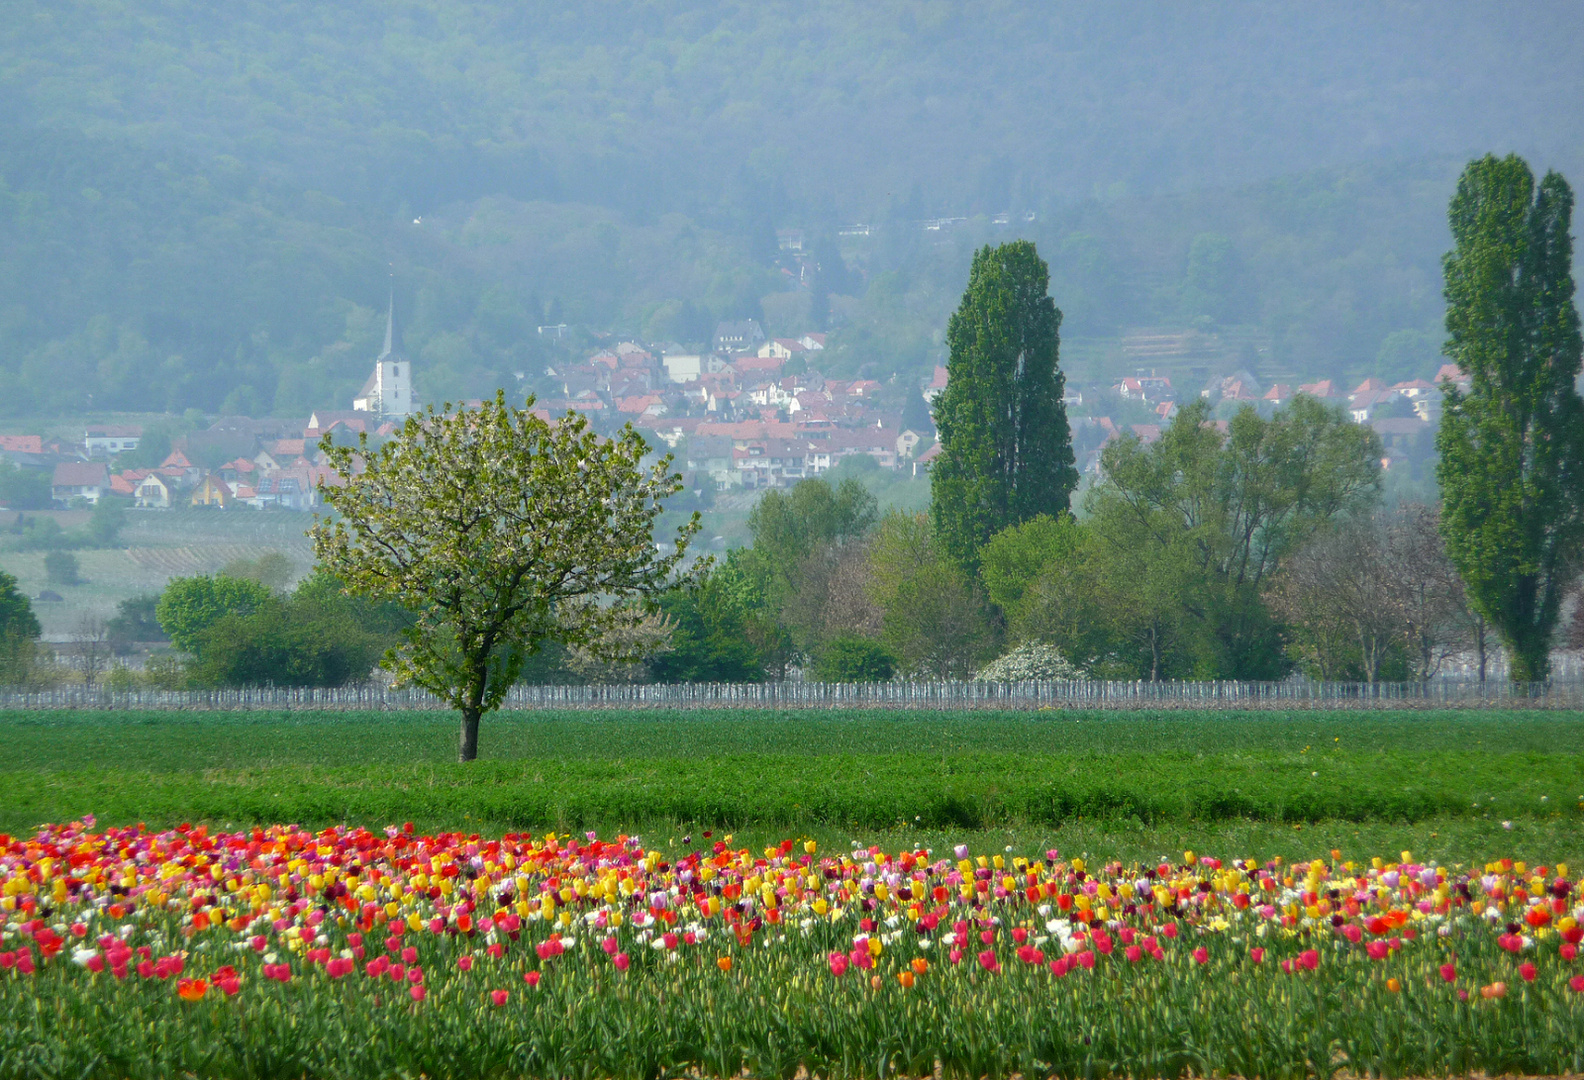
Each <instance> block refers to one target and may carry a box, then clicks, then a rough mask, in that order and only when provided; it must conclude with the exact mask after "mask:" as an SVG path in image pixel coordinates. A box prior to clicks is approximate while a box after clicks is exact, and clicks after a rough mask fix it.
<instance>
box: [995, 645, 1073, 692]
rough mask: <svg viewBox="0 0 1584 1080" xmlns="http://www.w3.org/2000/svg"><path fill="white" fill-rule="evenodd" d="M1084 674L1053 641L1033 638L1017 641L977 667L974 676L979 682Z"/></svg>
mask: <svg viewBox="0 0 1584 1080" xmlns="http://www.w3.org/2000/svg"><path fill="white" fill-rule="evenodd" d="M1084 677H1085V675H1084V672H1083V671H1082V669H1080V668H1078V667H1075V666H1074V665H1073V664H1072V663H1071V662H1070V661H1069V660H1068V659H1067V658H1066V657H1065V656H1063V655H1062V654H1061V653H1060V652H1059V651H1058V650H1057V649H1056V647H1055V646H1054V645H1042V644H1040V643H1039V642H1037V641H1029V642H1025V643H1024V644H1022V645H1019V646H1018V647H1017V648H1015V649H1013V650H1012V651H1011V652H1009V653H1007V654H1006V655H1005V656H1003V657H1001V658H1000V659H998V660H994V661H992V662H991V663H989V664H986V665H985V666H984V667H982V668H980V669H979V673H978V674H977V675H975V676H974V678H975V679H977V680H979V681H980V682H1058V681H1061V680H1064V679H1082V678H1084Z"/></svg>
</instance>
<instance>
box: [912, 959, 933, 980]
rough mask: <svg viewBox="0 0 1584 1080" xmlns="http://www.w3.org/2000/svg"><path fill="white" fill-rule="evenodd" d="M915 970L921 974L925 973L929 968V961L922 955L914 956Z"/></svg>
mask: <svg viewBox="0 0 1584 1080" xmlns="http://www.w3.org/2000/svg"><path fill="white" fill-rule="evenodd" d="M913 970H914V971H915V972H917V973H918V974H920V975H922V974H924V973H925V972H926V971H928V970H929V961H928V960H926V959H924V958H923V957H922V956H917V957H914V958H913Z"/></svg>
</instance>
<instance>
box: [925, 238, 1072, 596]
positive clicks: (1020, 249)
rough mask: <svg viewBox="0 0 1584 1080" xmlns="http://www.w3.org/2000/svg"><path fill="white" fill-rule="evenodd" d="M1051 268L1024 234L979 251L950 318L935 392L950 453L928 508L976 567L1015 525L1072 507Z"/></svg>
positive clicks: (964, 562) (937, 471)
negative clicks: (983, 552) (990, 544)
mask: <svg viewBox="0 0 1584 1080" xmlns="http://www.w3.org/2000/svg"><path fill="white" fill-rule="evenodd" d="M1049 283H1050V270H1049V268H1048V267H1047V266H1046V265H1045V263H1044V261H1043V260H1042V259H1041V258H1040V257H1039V254H1038V252H1036V251H1035V249H1034V245H1033V244H1031V243H1028V242H1026V241H1017V242H1014V243H1011V244H1003V245H1001V246H1000V247H998V248H993V249H992V248H990V247H985V248H982V249H981V250H980V251H979V252H977V253H976V254H975V255H974V260H973V266H972V268H971V269H970V270H969V273H968V288H967V290H966V291H965V292H964V293H963V299H962V304H961V306H960V307H959V308H958V309H957V313H956V314H955V315H953V316H952V317H951V321H950V322H949V323H947V327H946V341H947V345H948V347H949V349H950V354H951V355H950V359H949V360H948V362H947V370H948V372H949V373H950V376H949V380H948V382H947V384H946V390H945V392H943V393H942V394H941V395H940V397H939V398H937V399H936V402H935V426H936V429H937V430H938V432H939V434H940V442H941V456H940V458H939V460H937V461H936V463H935V466H934V468H933V469H932V470H931V472H930V487H931V501H930V514H931V517H932V519H933V520H934V523H935V531H936V533H937V535H938V537H939V540H940V543H941V547H942V549H943V550H944V551H945V552H946V554H947V555H948V557H950V558H951V559H953V560H954V561H955V562H956V563H957V564H958V565H959V566H961V567H963V568H964V569H965V570H966V571H968V572H969V573H973V572H975V571H977V569H978V566H979V549H980V547H981V546H982V545H983V544H984V543H985V542H986V541H987V540H989V539H990V537H992V536H994V535H995V534H996V533H998V532H1000V531H1001V530H1002V529H1004V528H1006V527H1007V526H1009V525H1016V524H1019V523H1020V522H1023V521H1027V520H1029V519H1030V518H1033V517H1037V516H1039V515H1040V514H1047V515H1052V516H1055V515H1059V514H1063V513H1066V512H1067V509H1068V500H1069V498H1070V497H1071V495H1072V491H1073V489H1074V488H1075V487H1077V486H1078V471H1077V469H1075V468H1074V467H1073V452H1072V438H1071V435H1070V433H1069V431H1068V428H1067V411H1066V407H1065V406H1064V405H1063V404H1062V400H1061V399H1062V387H1063V385H1064V383H1065V378H1064V376H1063V375H1062V373H1061V369H1060V368H1059V367H1058V366H1057V349H1058V331H1059V330H1060V327H1061V312H1059V311H1057V310H1056V305H1055V304H1054V303H1053V302H1052V301H1051V299H1050V297H1049V296H1048V295H1047V291H1048V288H1049Z"/></svg>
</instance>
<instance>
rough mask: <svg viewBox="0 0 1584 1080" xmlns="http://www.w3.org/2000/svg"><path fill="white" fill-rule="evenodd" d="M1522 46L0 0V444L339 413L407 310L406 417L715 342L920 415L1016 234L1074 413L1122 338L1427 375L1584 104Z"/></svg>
mask: <svg viewBox="0 0 1584 1080" xmlns="http://www.w3.org/2000/svg"><path fill="white" fill-rule="evenodd" d="M1526 14H1527V17H1526V18H1524V19H1514V18H1507V17H1503V15H1502V13H1501V11H1500V10H1499V9H1497V8H1494V7H1485V6H1480V5H1463V4H1452V5H1436V6H1435V7H1433V8H1431V7H1426V6H1423V5H1415V4H1392V5H1374V4H1341V5H1327V6H1326V7H1325V8H1323V9H1316V8H1313V7H1311V6H1309V5H1300V4H1294V3H1278V4H1274V5H1260V6H1252V5H1237V4H1234V5H1218V6H1216V7H1215V8H1214V9H1213V10H1205V11H1193V10H1190V9H1184V10H1183V11H1181V12H1177V13H1164V12H1160V11H1153V10H1152V14H1151V17H1150V18H1149V19H1139V18H1137V17H1136V12H1132V11H1130V10H1129V9H1128V8H1126V7H1114V8H1113V7H1105V8H1099V9H1094V8H1090V7H1088V6H1084V5H1077V4H1058V5H1045V4H1020V3H993V4H988V5H984V4H976V5H966V4H953V3H936V4H929V5H922V6H920V5H913V4H874V5H843V4H835V3H815V4H800V5H787V4H753V5H748V4H737V3H728V2H725V0H721V2H714V3H705V4H694V5H680V4H676V3H672V2H669V0H654V2H646V3H632V4H624V5H619V6H611V7H608V8H594V9H589V8H586V7H574V8H565V9H563V8H560V7H558V6H554V5H541V4H520V5H519V4H514V5H488V4H468V3H461V2H458V0H425V2H411V3H399V4H373V3H369V2H367V0H348V2H346V3H341V4H335V5H312V4H304V3H291V2H288V3H272V4H264V3H255V2H242V3H237V4H228V5H223V6H221V7H214V6H210V5H199V4H192V3H186V2H181V0H171V2H168V3H160V4H151V3H140V2H133V0H107V2H104V3H95V4H87V3H70V2H68V3H49V4H44V3H37V2H27V0H24V2H22V3H19V4H17V5H14V6H12V7H11V8H10V10H9V16H8V18H7V19H6V20H5V23H4V25H3V26H0V102H3V103H4V108H3V109H0V247H3V250H4V252H5V255H4V258H3V259H0V413H3V414H5V415H6V416H8V417H10V418H14V419H17V420H22V421H24V422H33V421H36V420H37V419H38V418H40V417H62V416H71V415H80V414H84V413H104V412H110V411H117V412H162V411H166V412H174V413H180V412H182V411H185V410H188V409H198V410H202V411H205V412H208V413H211V414H212V413H238V414H250V415H256V416H264V415H270V414H274V415H280V416H298V415H303V414H306V412H307V411H308V410H310V409H313V408H323V407H330V406H334V407H339V408H345V407H346V402H347V400H348V399H349V398H350V396H351V395H352V394H353V393H354V392H355V391H356V389H357V387H358V385H359V384H360V382H361V381H362V379H363V378H364V376H365V374H366V369H367V365H368V361H369V360H370V358H371V357H372V356H373V355H374V354H375V352H376V351H377V350H378V347H379V341H380V335H381V333H382V331H383V314H384V306H385V302H386V299H387V296H388V292H389V290H391V289H392V288H394V290H395V294H396V298H397V305H398V307H399V309H400V310H401V311H403V312H404V314H405V326H406V342H407V348H408V350H409V351H410V352H411V354H412V355H413V357H414V359H415V361H416V363H417V369H416V370H417V372H418V380H419V384H418V389H419V392H420V393H421V395H422V396H423V397H424V398H425V399H426V400H441V399H444V398H446V397H462V396H482V395H484V394H487V393H489V392H491V391H492V390H493V389H494V388H495V387H497V386H507V387H514V386H525V387H526V388H531V387H532V384H533V382H534V380H535V379H537V378H539V377H540V375H541V374H542V373H543V372H544V370H545V369H546V368H547V367H553V366H554V365H555V363H556V361H557V360H558V359H567V358H575V357H581V356H583V355H586V354H587V352H588V351H589V350H591V349H593V348H596V347H598V345H599V343H600V342H602V341H604V340H606V339H607V338H608V337H609V336H612V335H619V336H634V337H639V338H641V339H643V340H646V341H651V342H668V341H674V342H677V343H679V344H682V345H684V346H689V347H692V346H696V345H697V344H699V343H701V342H703V341H704V340H706V339H707V338H708V336H709V334H710V332H711V330H712V328H713V326H714V325H715V323H716V321H718V320H721V319H728V318H742V317H754V318H758V319H760V320H762V321H763V323H764V325H765V329H766V330H767V332H769V333H771V334H772V335H780V334H797V333H803V332H807V331H820V330H828V331H829V332H830V334H831V342H830V350H829V352H828V354H827V359H826V361H825V363H826V366H827V367H828V368H829V369H830V370H829V371H828V372H827V373H828V374H830V375H832V376H837V377H857V376H864V377H873V378H877V379H881V380H895V383H896V384H897V385H900V386H902V387H904V388H908V387H913V386H918V385H920V384H921V383H922V382H924V381H927V379H928V377H929V373H930V371H931V369H932V367H933V365H934V364H936V363H939V362H941V360H942V359H943V356H944V346H943V342H942V339H941V328H942V327H943V325H944V323H945V317H946V315H947V314H948V313H949V311H950V310H951V307H952V305H953V304H954V303H955V300H956V297H957V296H958V295H960V292H961V289H962V285H963V281H964V276H965V273H966V267H967V264H968V261H969V256H970V254H971V252H972V251H973V250H974V249H975V247H976V246H978V245H980V244H982V243H984V242H987V241H996V242H999V241H1002V240H1007V239H1012V238H1014V237H1019V236H1021V237H1026V238H1028V239H1032V240H1034V241H1036V242H1037V243H1038V245H1039V249H1040V251H1041V252H1042V253H1044V254H1045V257H1046V258H1047V259H1048V260H1049V262H1050V265H1051V272H1052V282H1051V290H1052V295H1053V296H1054V297H1055V299H1056V302H1057V305H1058V306H1059V307H1060V308H1061V310H1062V311H1063V313H1064V316H1065V321H1064V324H1063V341H1064V363H1065V364H1066V366H1067V367H1068V369H1069V371H1070V372H1071V373H1072V374H1073V377H1074V378H1075V380H1077V381H1078V382H1080V383H1082V382H1084V381H1086V380H1097V381H1098V380H1106V379H1110V378H1113V377H1116V376H1119V375H1121V374H1132V368H1133V367H1134V366H1136V358H1134V357H1132V356H1131V354H1130V353H1129V352H1128V351H1127V349H1126V347H1125V344H1126V341H1127V340H1128V335H1129V334H1130V333H1134V332H1137V331H1139V330H1140V329H1141V328H1164V329H1166V330H1168V331H1171V332H1184V331H1190V330H1196V331H1199V332H1201V333H1202V334H1204V335H1207V337H1208V338H1209V339H1210V340H1212V341H1213V342H1214V349H1213V350H1212V352H1213V356H1212V359H1211V361H1210V363H1211V364H1212V366H1215V365H1220V366H1224V367H1226V368H1228V369H1232V368H1237V367H1247V368H1249V369H1250V370H1253V371H1255V372H1256V373H1257V374H1258V375H1259V376H1260V377H1261V378H1264V379H1267V380H1269V379H1275V378H1283V379H1289V380H1291V381H1298V380H1299V379H1300V378H1301V379H1304V380H1308V379H1319V378H1325V377H1332V378H1337V379H1339V380H1356V379H1358V378H1360V377H1362V376H1363V375H1376V376H1379V377H1382V378H1385V379H1387V380H1388V381H1392V380H1395V379H1399V378H1414V377H1418V378H1427V377H1429V376H1430V375H1431V374H1432V373H1433V372H1434V370H1435V367H1436V365H1437V364H1438V362H1439V358H1438V353H1439V348H1440V342H1441V331H1440V319H1441V302H1440V275H1439V259H1440V257H1441V255H1442V254H1443V253H1444V252H1445V250H1446V249H1447V247H1448V243H1449V238H1448V236H1447V232H1446V226H1445V220H1444V213H1443V210H1444V207H1445V205H1446V201H1447V198H1448V197H1449V195H1450V193H1451V190H1452V186H1453V183H1454V180H1455V177H1456V175H1457V171H1458V169H1459V168H1460V167H1461V165H1462V163H1463V162H1464V161H1466V160H1467V159H1468V157H1469V156H1471V155H1472V154H1474V153H1477V152H1484V151H1485V150H1487V149H1489V150H1495V151H1499V152H1502V151H1506V150H1508V149H1513V150H1517V151H1519V152H1523V153H1526V154H1529V155H1530V157H1531V160H1534V161H1536V163H1537V165H1538V166H1540V167H1556V168H1560V169H1561V170H1563V171H1564V172H1570V173H1572V174H1574V175H1577V174H1579V173H1580V172H1584V170H1581V169H1580V168H1579V165H1580V164H1584V163H1581V162H1580V161H1579V158H1578V155H1579V148H1580V147H1581V146H1584V139H1581V138H1580V134H1581V131H1580V126H1579V118H1578V116H1577V115H1576V113H1571V112H1568V111H1566V110H1560V111H1559V110H1556V109H1551V108H1547V107H1546V106H1545V105H1544V102H1547V101H1550V102H1556V101H1565V100H1577V99H1578V97H1579V92H1580V91H1581V90H1584V86H1581V83H1584V68H1580V66H1579V65H1578V64H1577V63H1576V57H1577V45H1578V39H1579V29H1580V27H1579V19H1578V18H1577V13H1576V10H1575V9H1572V8H1570V7H1569V6H1568V5H1564V4H1535V5H1530V6H1528V7H1527V8H1526ZM562 324H565V326H566V327H567V330H566V333H565V336H561V337H555V338H551V337H547V336H545V335H542V334H541V333H540V332H539V329H538V328H539V327H541V326H560V325H562Z"/></svg>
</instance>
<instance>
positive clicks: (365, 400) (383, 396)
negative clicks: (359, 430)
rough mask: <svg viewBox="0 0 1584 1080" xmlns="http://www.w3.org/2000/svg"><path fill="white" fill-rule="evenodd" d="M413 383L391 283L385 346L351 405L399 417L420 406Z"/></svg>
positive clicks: (386, 318) (389, 416) (393, 285)
mask: <svg viewBox="0 0 1584 1080" xmlns="http://www.w3.org/2000/svg"><path fill="white" fill-rule="evenodd" d="M412 387H413V377H412V362H411V361H409V360H408V359H407V356H406V354H405V353H404V352H403V351H402V339H401V324H400V323H398V322H397V321H396V287H395V284H394V283H392V285H391V292H390V306H389V308H387V309H386V312H385V347H384V348H382V349H381V350H380V354H379V356H378V358H376V359H375V361H374V374H372V375H370V376H369V378H368V382H366V383H364V384H363V389H362V391H361V392H359V394H358V396H357V397H355V398H353V399H352V408H353V410H354V411H356V412H371V413H377V414H378V415H380V416H382V417H386V418H391V419H399V418H401V417H404V416H407V415H409V414H411V413H413V412H415V411H416V410H417V407H418V406H417V402H415V401H414V400H413V389H412Z"/></svg>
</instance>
